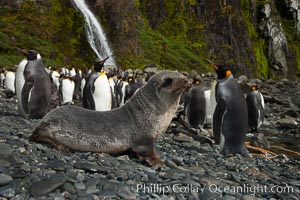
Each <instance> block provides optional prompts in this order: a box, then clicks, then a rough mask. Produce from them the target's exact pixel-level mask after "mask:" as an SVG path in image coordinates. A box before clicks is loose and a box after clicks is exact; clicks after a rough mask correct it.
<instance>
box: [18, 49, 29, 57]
mask: <svg viewBox="0 0 300 200" xmlns="http://www.w3.org/2000/svg"><path fill="white" fill-rule="evenodd" d="M20 52H21V53H23V54H24V55H25V56H27V55H28V51H27V50H26V49H20Z"/></svg>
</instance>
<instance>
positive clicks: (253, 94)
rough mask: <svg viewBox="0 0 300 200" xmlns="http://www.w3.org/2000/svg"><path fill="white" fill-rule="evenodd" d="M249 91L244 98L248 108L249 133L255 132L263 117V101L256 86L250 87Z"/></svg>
mask: <svg viewBox="0 0 300 200" xmlns="http://www.w3.org/2000/svg"><path fill="white" fill-rule="evenodd" d="M250 89H251V91H250V92H249V94H248V95H247V97H246V101H247V106H248V125H249V128H250V129H251V131H254V132H257V131H258V128H259V127H260V126H261V125H262V123H263V121H264V117H265V111H264V108H265V101H264V97H263V95H262V94H261V93H260V92H259V91H258V90H257V86H256V85H252V86H251V87H250Z"/></svg>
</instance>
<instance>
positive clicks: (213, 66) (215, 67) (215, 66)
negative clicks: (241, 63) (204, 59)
mask: <svg viewBox="0 0 300 200" xmlns="http://www.w3.org/2000/svg"><path fill="white" fill-rule="evenodd" d="M210 66H211V67H212V68H214V69H215V70H218V69H219V67H218V66H217V65H215V64H212V63H211V64H210Z"/></svg>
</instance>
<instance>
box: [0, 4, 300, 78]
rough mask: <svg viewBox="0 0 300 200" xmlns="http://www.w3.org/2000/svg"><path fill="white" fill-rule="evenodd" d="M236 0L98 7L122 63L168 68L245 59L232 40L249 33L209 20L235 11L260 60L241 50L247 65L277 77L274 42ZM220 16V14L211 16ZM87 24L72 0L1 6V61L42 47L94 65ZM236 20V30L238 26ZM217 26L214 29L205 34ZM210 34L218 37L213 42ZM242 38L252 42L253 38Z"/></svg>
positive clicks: (298, 42) (52, 55)
mask: <svg viewBox="0 0 300 200" xmlns="http://www.w3.org/2000/svg"><path fill="white" fill-rule="evenodd" d="M269 1H270V0H256V1H255V3H256V6H257V8H261V7H262V6H263V5H264V4H265V3H267V2H269ZM282 2H283V0H278V1H276V2H275V3H277V4H278V5H277V6H279V7H280V8H281V7H282V5H281V4H282ZM235 3H237V2H233V3H232V5H231V4H230V3H228V4H226V5H223V4H222V5H221V7H218V6H216V9H215V10H214V9H213V10H212V7H210V6H212V5H210V6H208V5H205V3H204V2H199V1H197V0H186V1H181V0H174V1H141V0H134V1H133V2H131V4H128V5H127V6H128V7H126V8H124V12H122V14H120V15H119V13H120V12H119V10H117V8H119V6H118V5H123V4H122V3H118V2H117V1H114V2H113V3H109V1H107V2H106V3H105V5H106V6H104V7H103V9H104V10H101V11H96V12H98V16H99V17H100V18H101V20H102V22H103V24H104V26H103V27H104V29H105V32H106V33H107V34H108V35H107V36H108V38H109V40H110V43H111V46H113V47H114V49H113V51H114V53H115V55H114V56H115V58H116V60H117V65H118V66H121V67H123V68H141V67H144V66H145V65H147V64H153V63H155V64H157V65H158V66H159V67H160V68H161V69H176V70H180V71H190V70H192V69H194V70H196V71H198V72H207V71H211V70H212V69H210V68H209V66H208V65H207V64H206V63H205V62H204V61H203V58H210V59H215V60H221V61H224V62H226V63H227V64H232V65H235V64H239V63H237V62H239V61H237V60H235V59H234V58H235V55H234V54H236V51H235V49H233V48H235V46H234V45H232V44H239V42H241V41H239V40H244V39H245V38H248V36H245V37H237V38H234V37H233V38H230V39H231V40H232V41H231V42H232V43H230V42H229V43H227V42H226V41H227V38H226V37H224V38H225V39H224V38H223V37H222V36H220V33H221V31H224V30H222V29H218V27H213V26H211V24H209V23H211V22H218V23H216V25H218V26H222V25H223V24H222V20H228V18H229V19H230V21H231V22H232V24H233V25H235V26H239V25H243V23H244V22H245V24H246V27H247V30H248V33H249V36H250V39H251V45H252V47H251V48H247V49H245V48H244V49H243V50H245V51H246V52H247V53H246V54H244V55H251V54H252V55H254V56H255V62H254V61H253V60H254V59H253V57H251V58H248V57H247V56H243V57H242V58H241V56H240V58H241V59H242V60H240V62H242V63H244V64H246V66H242V67H244V68H245V67H250V68H251V71H252V72H253V74H254V76H256V77H265V78H270V77H271V76H272V69H271V68H270V67H269V65H270V64H269V61H268V58H267V55H266V50H267V46H266V42H265V39H264V38H263V36H261V35H260V34H259V33H258V30H256V28H255V27H254V24H253V21H252V20H256V19H255V18H252V17H253V16H252V15H253V13H252V10H251V4H250V3H251V2H250V1H248V0H242V1H241V5H242V15H243V19H242V20H241V19H240V14H239V11H236V10H235V9H236V8H235V7H234V6H233V5H234V4H235ZM133 4H135V5H133ZM217 4H218V3H216V5H217ZM109 5H110V6H111V7H110V6H109ZM129 5H131V6H129ZM100 7H101V6H99V7H95V9H96V8H97V9H98V8H100ZM154 7H155V9H154ZM207 8H209V9H207ZM101 9H102V7H101ZM105 9H106V10H105ZM114 9H116V10H114ZM217 12H219V13H217ZM278 12H279V13H280V15H281V18H282V25H283V28H284V30H285V31H286V35H287V39H288V42H289V52H291V55H292V57H291V58H292V61H289V63H291V62H294V63H292V64H291V66H296V65H297V69H298V70H300V49H299V46H300V38H299V37H300V36H299V34H298V35H297V34H296V33H295V26H294V23H293V20H292V19H291V17H290V16H288V15H287V14H288V13H287V11H286V9H282V10H281V9H279V11H278ZM99 13H101V14H99ZM216 16H217V17H219V18H220V19H219V20H210V19H209V18H210V17H216ZM258 17H260V16H258ZM224 22H226V23H227V21H224ZM236 24H237V25H236ZM226 25H228V24H226ZM229 25H231V24H229ZM116 27H117V28H116ZM84 28H85V27H84V19H83V16H82V15H81V13H80V12H77V11H76V9H74V8H73V6H72V4H71V2H70V1H67V0H52V1H46V2H43V1H29V0H28V1H23V3H22V4H21V7H16V8H9V7H1V9H0V66H13V65H16V64H18V63H19V62H20V61H21V60H22V58H23V57H22V55H20V54H19V53H18V52H17V51H16V47H20V48H26V49H36V50H37V51H39V52H40V53H41V54H42V56H43V59H44V63H45V65H52V66H60V65H74V66H75V67H80V68H85V67H87V66H90V65H91V64H92V62H93V61H94V59H95V57H96V55H95V54H94V52H93V51H92V49H91V48H90V45H89V44H88V41H87V39H86V36H85V30H84ZM222 28H223V27H222ZM235 28H236V27H233V29H232V30H233V31H235ZM209 29H210V30H209ZM211 29H213V30H211ZM218 30H219V31H220V32H218ZM236 30H238V29H236ZM239 30H240V29H239ZM225 31H226V30H225ZM210 33H212V34H214V35H204V34H210ZM231 35H232V34H231ZM243 36H244V35H243ZM214 37H216V42H215V43H214V41H213V40H214ZM220 40H224V41H225V42H224V44H222V42H221V43H220ZM207 41H210V42H212V44H210V45H207ZM242 42H243V41H242ZM220 44H222V45H220ZM243 45H246V46H248V43H243V44H242V46H243ZM208 46H209V48H210V51H208ZM241 49H242V48H241ZM249 52H250V53H249ZM232 53H233V54H232ZM215 54H217V55H215ZM217 57H218V59H217ZM244 57H246V58H244ZM294 58H295V59H294ZM245 71H247V70H245Z"/></svg>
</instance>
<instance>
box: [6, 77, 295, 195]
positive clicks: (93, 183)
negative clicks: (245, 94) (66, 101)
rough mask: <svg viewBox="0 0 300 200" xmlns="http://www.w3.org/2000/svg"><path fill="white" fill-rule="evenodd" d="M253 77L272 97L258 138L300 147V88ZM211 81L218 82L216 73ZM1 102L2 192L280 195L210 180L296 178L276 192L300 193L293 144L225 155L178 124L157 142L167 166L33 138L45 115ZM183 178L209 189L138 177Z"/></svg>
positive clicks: (178, 180)
mask: <svg viewBox="0 0 300 200" xmlns="http://www.w3.org/2000/svg"><path fill="white" fill-rule="evenodd" d="M207 79H212V77H207ZM243 79H244V78H243ZM250 81H252V82H256V83H257V84H262V85H263V87H261V90H262V92H263V94H264V95H265V94H266V96H267V97H266V116H265V123H264V124H263V125H262V126H261V128H260V133H261V134H248V136H249V137H248V138H251V137H252V138H253V137H254V138H255V137H256V138H258V137H262V138H258V139H261V140H260V141H257V140H255V141H254V142H253V143H254V144H256V145H261V147H266V148H267V147H268V146H271V145H273V144H274V141H279V142H284V143H286V144H289V145H288V146H285V147H286V148H289V147H291V146H293V148H294V149H297V148H298V147H299V146H297V145H299V144H298V140H297V138H300V135H299V134H300V132H299V130H298V126H299V123H300V120H299V108H298V106H299V102H298V101H299V97H298V94H299V92H298V93H297V89H298V88H295V86H294V85H295V84H290V83H289V84H288V86H287V83H286V82H285V81H281V82H282V84H281V83H280V84H277V83H276V81H266V80H260V81H257V80H250ZM206 82H207V83H209V84H210V83H211V80H206ZM277 87H278V88H277ZM208 88H209V87H208ZM272 90H273V91H272ZM283 97H284V98H283ZM286 97H288V99H287V98H286ZM0 108H1V109H2V110H3V111H2V110H1V112H0V199H13V200H23V199H25V200H31V199H56V200H60V199H91V200H97V199H99V200H100V199H168V200H169V199H201V200H202V199H223V200H231V199H244V200H248V199H249V200H252V199H272V198H273V196H272V195H273V194H268V193H257V194H255V195H254V196H253V195H249V194H247V193H234V192H232V191H231V192H230V191H226V192H225V191H222V190H220V191H218V192H213V191H209V190H208V186H209V185H215V186H239V185H242V184H248V185H249V186H257V185H262V186H264V185H267V186H268V187H271V186H278V185H280V186H284V185H283V184H282V183H287V184H288V185H290V186H292V187H293V188H294V193H290V194H277V196H276V198H281V199H299V198H300V197H299V187H300V182H299V180H300V176H299V174H298V172H297V170H298V168H297V166H299V165H300V160H299V159H298V157H297V156H295V155H294V157H291V156H290V155H289V154H286V153H288V152H279V153H278V154H279V155H278V156H276V157H275V158H271V157H270V158H262V157H258V156H252V157H251V158H244V157H241V156H239V155H237V156H223V155H221V154H220V153H219V150H220V149H219V147H218V146H217V145H212V144H211V143H210V142H204V143H203V142H201V143H200V142H198V140H196V139H193V138H192V137H189V136H186V135H184V131H179V132H173V130H175V129H171V128H170V129H168V131H167V134H165V135H164V136H163V137H162V138H160V139H159V140H158V141H157V142H156V143H155V148H156V150H157V152H158V154H159V155H160V156H161V158H162V159H163V160H164V161H165V164H166V167H164V168H161V169H157V168H155V167H151V166H149V165H148V164H147V162H142V161H139V160H138V159H137V158H136V157H135V156H134V155H118V156H111V155H108V154H99V153H90V152H75V153H73V154H71V155H63V154H62V153H60V152H59V151H57V150H56V149H54V148H52V147H51V146H50V145H46V144H42V143H35V142H32V141H29V140H28V137H29V136H30V133H31V132H32V130H33V129H34V127H35V126H36V124H37V123H38V122H39V120H23V119H22V118H20V116H19V115H18V114H17V111H16V102H15V101H9V100H7V99H4V98H0ZM4 111H5V112H4ZM295 122H296V123H297V124H296V123H295ZM172 123H173V127H178V130H180V129H181V130H185V129H184V127H181V125H180V123H178V122H177V121H173V122H172ZM295 125H297V126H296V127H295ZM176 130H177V129H176ZM290 137H292V139H291V138H290ZM261 141H262V142H261ZM284 143H283V145H284ZM294 143H295V144H294ZM298 149H299V148H298ZM270 150H273V149H270ZM178 183H180V184H182V185H184V186H186V185H189V184H190V185H192V186H194V187H197V188H200V189H201V190H199V192H194V191H189V192H187V193H184V192H182V193H175V192H168V193H166V194H162V193H161V192H155V191H152V192H137V186H138V184H145V185H148V186H151V184H152V187H153V184H158V185H159V184H160V186H171V187H172V186H173V185H175V184H178ZM204 186H206V187H204ZM202 189H203V190H202ZM273 199H274V198H273Z"/></svg>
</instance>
